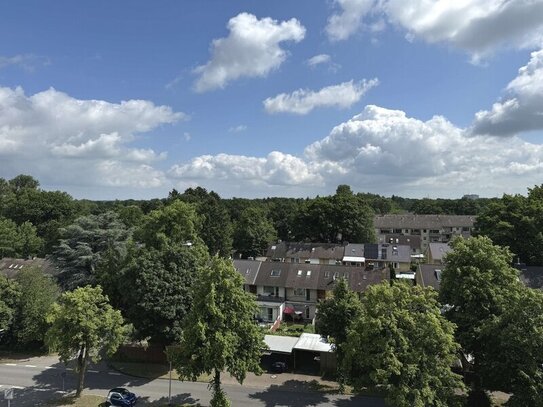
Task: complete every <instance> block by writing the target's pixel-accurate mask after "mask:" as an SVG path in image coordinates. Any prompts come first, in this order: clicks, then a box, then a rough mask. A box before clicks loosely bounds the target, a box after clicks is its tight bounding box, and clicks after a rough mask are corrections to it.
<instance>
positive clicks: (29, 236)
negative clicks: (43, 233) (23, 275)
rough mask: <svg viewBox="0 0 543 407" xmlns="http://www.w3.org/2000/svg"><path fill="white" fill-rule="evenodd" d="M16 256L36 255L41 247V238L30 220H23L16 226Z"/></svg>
mask: <svg viewBox="0 0 543 407" xmlns="http://www.w3.org/2000/svg"><path fill="white" fill-rule="evenodd" d="M17 235H18V236H17V252H18V256H20V257H22V258H27V257H30V256H37V255H38V254H39V253H40V252H41V250H42V247H43V239H41V238H40V237H38V235H37V230H36V228H35V227H34V225H33V224H32V223H30V222H23V223H22V224H20V225H19V226H18V227H17Z"/></svg>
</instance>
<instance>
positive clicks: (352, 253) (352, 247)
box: [343, 243, 364, 257]
mask: <svg viewBox="0 0 543 407" xmlns="http://www.w3.org/2000/svg"><path fill="white" fill-rule="evenodd" d="M343 255H344V256H349V257H364V245H363V244H362V243H349V244H347V245H346V246H345V249H344V254H343Z"/></svg>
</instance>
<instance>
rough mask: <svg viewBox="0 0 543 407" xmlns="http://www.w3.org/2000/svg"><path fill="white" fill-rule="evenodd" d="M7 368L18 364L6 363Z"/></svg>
mask: <svg viewBox="0 0 543 407" xmlns="http://www.w3.org/2000/svg"><path fill="white" fill-rule="evenodd" d="M4 365H6V366H17V363H4Z"/></svg>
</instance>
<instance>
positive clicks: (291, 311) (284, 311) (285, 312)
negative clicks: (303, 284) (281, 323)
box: [283, 307, 296, 315]
mask: <svg viewBox="0 0 543 407" xmlns="http://www.w3.org/2000/svg"><path fill="white" fill-rule="evenodd" d="M295 312H296V311H294V308H292V307H285V309H284V310H283V314H288V315H292V314H294V313H295Z"/></svg>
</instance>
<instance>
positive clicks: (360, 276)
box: [350, 268, 390, 292]
mask: <svg viewBox="0 0 543 407" xmlns="http://www.w3.org/2000/svg"><path fill="white" fill-rule="evenodd" d="M384 280H387V281H388V280H390V273H389V271H388V269H387V268H382V269H375V270H363V269H361V268H357V269H356V270H353V271H351V280H350V283H351V290H353V291H355V292H363V291H365V290H366V288H368V287H369V286H370V285H372V284H380V283H381V282H383V281H384Z"/></svg>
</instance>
